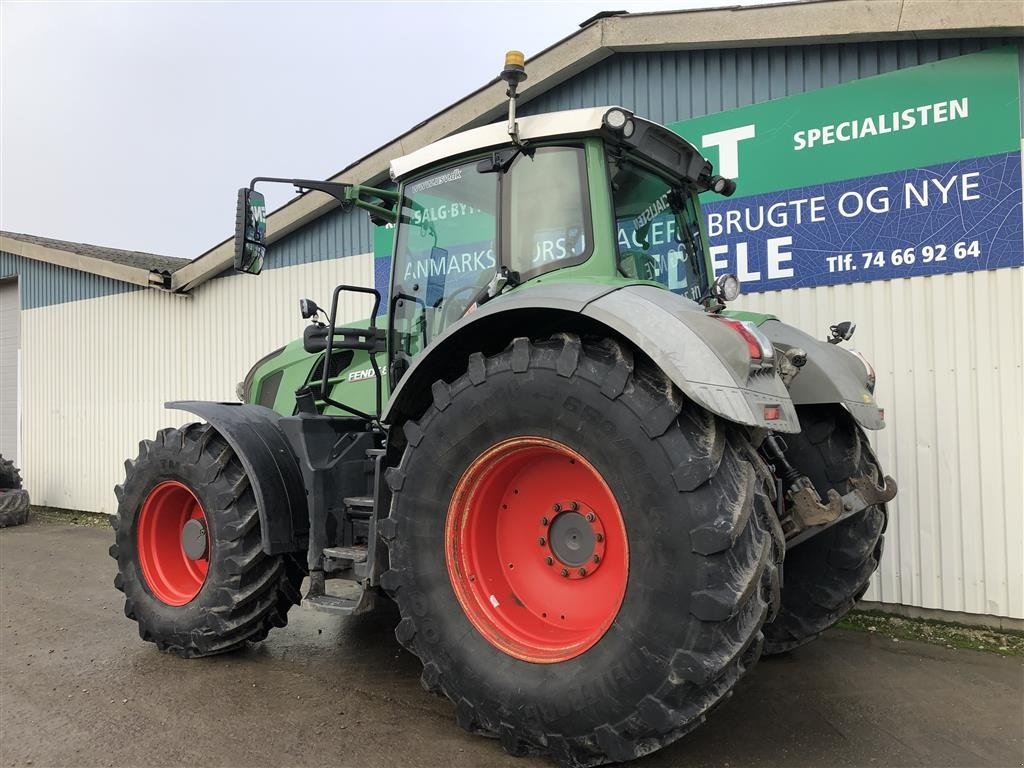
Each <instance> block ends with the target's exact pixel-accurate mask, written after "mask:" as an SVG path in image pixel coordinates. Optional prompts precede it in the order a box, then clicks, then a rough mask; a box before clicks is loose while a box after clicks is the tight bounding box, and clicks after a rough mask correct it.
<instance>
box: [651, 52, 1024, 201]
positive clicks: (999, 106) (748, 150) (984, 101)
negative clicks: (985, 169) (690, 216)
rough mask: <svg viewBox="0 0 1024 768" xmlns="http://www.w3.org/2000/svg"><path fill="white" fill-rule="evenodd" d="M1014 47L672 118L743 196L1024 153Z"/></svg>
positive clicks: (676, 128) (683, 133) (737, 194)
mask: <svg viewBox="0 0 1024 768" xmlns="http://www.w3.org/2000/svg"><path fill="white" fill-rule="evenodd" d="M1019 99H1020V86H1019V84H1018V65H1017V49H1016V48H1001V49H995V50H990V51H984V52H982V53H976V54H971V55H968V56H960V57H957V58H954V59H947V60H945V61H938V62H935V63H933V64H924V65H922V66H919V67H913V68H911V69H903V70H898V71H896V72H892V73H889V74H885V75H878V76H876V77H869V78H865V79H863V80H856V81H854V82H850V83H846V84H843V85H838V86H834V87H831V88H822V89H820V90H816V91H810V92H808V93H803V94H799V95H796V96H789V97H786V98H782V99H775V100H774V101H768V102H765V103H763V104H755V105H753V106H750V107H742V108H740V109H733V110H729V111H728V112H719V113H717V114H714V115H708V116H706V117H698V118H696V119H693V120H684V121H681V122H677V123H672V124H670V125H669V128H671V129H672V130H674V131H675V132H676V133H678V134H680V135H681V136H684V137H685V138H687V139H688V140H689V141H691V142H692V143H693V144H694V145H695V146H696V147H697V148H698V149H700V150H701V151H702V152H703V153H704V155H705V157H707V158H708V159H709V160H710V161H711V162H712V163H714V165H715V168H716V170H717V171H718V172H719V173H721V174H722V175H723V176H728V177H730V178H734V179H736V182H737V190H736V196H737V197H746V196H748V195H756V194H760V193H762V192H773V191H776V190H780V189H790V188H793V187H804V186H808V185H811V184H820V183H823V182H829V181H838V180H841V179H856V178H862V177H865V176H872V175H874V174H881V173H889V172H891V171H897V170H903V169H906V168H923V167H927V166H931V165H936V164H939V163H948V162H950V161H953V160H963V159H966V158H975V157H985V156H989V155H996V154H999V153H1003V152H1018V151H1020V146H1021V132H1020V101H1019Z"/></svg>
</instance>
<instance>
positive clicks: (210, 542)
mask: <svg viewBox="0 0 1024 768" xmlns="http://www.w3.org/2000/svg"><path fill="white" fill-rule="evenodd" d="M125 470H126V478H125V482H124V485H119V486H118V487H117V488H115V489H114V490H115V493H116V494H117V498H118V511H117V515H116V516H114V517H112V518H111V525H112V526H113V527H114V531H115V544H114V545H113V546H112V547H111V548H110V555H111V557H113V558H114V559H115V560H117V566H118V574H117V576H116V577H115V579H114V586H115V587H117V589H119V590H121V591H122V592H124V595H125V605H124V612H125V615H126V616H127V617H128V618H129V619H134V620H135V621H137V622H138V625H139V635H140V637H142V639H143V640H146V641H149V642H152V643H155V644H156V646H157V647H158V648H159V649H160V650H162V651H166V652H170V653H176V654H178V655H179V656H183V657H194V656H209V655H212V654H216V653H223V652H225V651H230V650H233V649H235V648H239V647H241V646H243V645H245V643H246V642H250V641H259V640H262V639H264V638H265V637H266V636H267V633H268V632H269V631H270V629H271V628H273V627H283V626H285V624H286V623H287V621H288V619H287V613H288V609H289V608H290V607H291V606H292V605H295V604H297V603H298V602H299V599H300V592H299V589H300V587H301V585H302V579H303V576H304V574H303V570H302V568H301V565H300V563H299V561H298V560H297V559H296V558H294V557H293V556H291V555H276V556H269V555H266V554H265V553H264V552H263V550H262V546H261V536H260V521H259V513H258V511H257V508H256V501H255V498H254V496H253V492H252V487H251V486H250V483H249V478H248V476H247V475H246V473H245V470H244V468H243V467H242V464H241V462H240V461H239V459H238V457H237V456H236V455H235V452H234V450H233V449H232V448H231V446H229V445H228V444H227V442H226V441H225V440H224V438H223V437H222V436H221V435H220V433H219V432H217V430H216V429H214V428H213V427H212V426H210V425H209V424H189V425H186V426H185V427H182V428H181V429H164V430H161V431H160V432H159V433H158V434H157V437H156V439H155V440H144V441H143V442H142V443H140V444H139V456H138V458H137V459H135V460H134V461H126V462H125Z"/></svg>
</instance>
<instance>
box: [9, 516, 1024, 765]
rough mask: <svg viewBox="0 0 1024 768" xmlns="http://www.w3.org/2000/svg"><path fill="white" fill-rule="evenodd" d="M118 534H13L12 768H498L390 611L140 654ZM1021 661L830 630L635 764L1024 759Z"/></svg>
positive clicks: (28, 529)
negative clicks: (122, 582)
mask: <svg viewBox="0 0 1024 768" xmlns="http://www.w3.org/2000/svg"><path fill="white" fill-rule="evenodd" d="M110 541H111V531H110V530H109V529H101V528H86V527H72V526H68V525H53V524H40V523H34V524H33V523H30V524H29V525H26V526H22V527H20V528H8V529H4V530H2V531H0V582H2V593H0V597H2V602H0V764H2V765H4V766H8V765H19V766H20V765H34V766H94V765H96V766H122V765H147V766H158V765H196V766H199V765H201V766H204V767H208V766H242V765H245V766H264V765H266V766H271V765H289V766H306V765H338V766H366V767H368V768H373V767H375V766H399V765H400V766H453V767H455V766H498V765H509V766H517V768H526V767H527V766H534V765H537V766H542V765H549V764H548V763H546V762H545V761H543V760H534V759H529V758H527V759H515V758H511V757H508V756H506V755H505V753H504V752H503V751H502V750H501V748H500V746H499V745H498V744H497V743H496V742H493V741H489V740H485V739H481V738H476V737H471V736H468V735H466V734H465V733H463V731H462V730H461V729H460V728H459V727H458V726H457V725H456V724H455V721H454V717H453V712H452V707H451V706H450V705H449V704H448V703H447V702H446V701H445V700H443V699H440V698H436V697H433V696H431V695H429V694H427V693H425V692H423V691H422V690H421V688H420V686H419V671H420V668H419V662H418V661H417V660H416V659H415V658H414V657H412V656H410V655H409V654H407V653H406V652H405V651H403V650H402V649H401V648H400V647H399V646H398V644H397V643H396V641H395V639H394V635H393V633H392V627H393V625H394V622H395V620H396V619H395V616H394V614H393V613H391V612H385V613H384V614H383V615H380V616H373V617H360V618H351V619H339V618H335V617H332V616H329V615H325V614H321V613H316V612H313V611H311V610H309V609H305V608H296V609H294V610H293V611H292V613H291V623H290V624H289V626H288V627H287V628H286V629H284V630H275V631H274V632H272V633H271V635H270V638H269V639H268V640H267V642H265V643H263V644H261V645H258V646H254V647H252V648H251V649H249V650H246V651H244V652H240V653H236V654H234V655H229V656H223V657H216V658H212V659H202V660H196V661H183V660H181V659H178V658H176V657H171V656H166V655H164V654H161V653H159V652H158V651H157V650H156V649H155V648H154V647H153V646H152V645H149V644H147V643H143V642H142V641H140V640H139V638H138V635H137V633H136V629H135V624H134V623H133V622H130V621H128V620H127V619H125V618H124V615H123V614H122V600H121V594H120V593H119V592H116V591H115V590H114V588H113V587H112V586H111V581H112V579H113V576H114V562H113V561H112V560H111V559H110V558H108V557H107V551H106V550H107V547H108V545H109V544H110ZM1022 672H1024V666H1022V660H1021V659H1020V658H1012V657H1010V658H1002V657H1000V656H996V655H992V654H982V653H976V652H972V651H963V650H958V651H953V650H948V649H946V648H944V647H941V646H933V645H925V644H922V643H917V642H907V641H900V642H894V641H892V640H890V639H887V638H884V637H879V636H876V635H868V634H862V633H856V632H846V631H839V630H833V631H832V632H829V633H828V634H827V635H826V636H825V637H823V638H821V639H820V640H819V641H817V642H815V643H813V644H811V645H809V646H807V647H805V648H802V649H800V650H798V651H796V652H794V653H792V654H790V655H788V656H786V657H783V658H778V659H765V660H763V661H762V662H761V663H760V664H759V665H758V667H757V669H756V670H755V671H754V672H753V673H752V674H751V675H750V676H749V677H748V678H747V679H746V680H745V681H744V682H743V683H742V684H741V685H740V686H739V688H738V689H737V691H736V695H735V696H734V697H733V698H732V699H731V700H730V701H728V702H727V703H726V704H725V705H724V706H722V707H721V708H720V709H719V710H718V711H716V712H715V713H714V714H713V716H712V718H711V720H710V721H709V722H708V724H707V725H705V726H704V727H702V728H699V729H697V731H695V732H694V733H693V734H691V735H690V736H689V737H687V738H685V739H683V740H681V741H679V742H676V744H674V745H673V746H671V747H669V748H667V749H665V750H662V751H661V752H658V753H656V754H654V755H651V756H650V757H648V758H645V759H643V760H640V761H637V762H636V763H635V765H637V766H647V767H653V766H669V765H687V766H712V765H714V766H821V765H830V766H869V765H870V766H990V765H991V766H1008V765H1021V764H1024V744H1022V730H1024V725H1022V714H1024V691H1022V687H1024V686H1022Z"/></svg>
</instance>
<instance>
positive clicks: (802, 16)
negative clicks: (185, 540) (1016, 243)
mask: <svg viewBox="0 0 1024 768" xmlns="http://www.w3.org/2000/svg"><path fill="white" fill-rule="evenodd" d="M1022 8H1024V6H1022V5H1021V3H1020V2H1019V0H990V1H989V2H985V3H948V2H944V1H943V0H798V1H797V2H792V3H777V4H773V5H759V6H727V7H720V8H707V9H697V10H688V11H654V12H651V13H638V14H625V15H615V16H607V17H603V18H599V19H596V20H595V21H593V22H591V23H590V24H588V25H587V26H585V27H584V28H582V29H580V30H579V31H578V32H574V33H573V34H572V35H569V36H568V37H566V38H564V39H562V40H560V41H558V42H557V43H555V44H553V45H552V46H550V47H549V48H546V49H545V50H543V51H541V52H540V53H538V54H537V55H536V56H534V57H532V58H530V59H529V60H528V63H529V71H530V79H529V80H527V81H526V82H524V83H523V84H522V85H521V86H520V91H519V93H520V97H521V99H522V102H524V103H525V102H527V101H529V100H530V99H532V98H535V97H537V96H540V95H541V94H543V93H545V92H546V91H548V90H550V89H551V88H554V87H556V86H557V85H559V84H561V83H562V82H564V81H566V80H568V79H569V78H571V77H573V76H574V75H576V74H578V73H579V72H582V71H583V70H585V69H588V68H589V67H591V66H593V65H594V64H596V63H598V62H600V61H602V60H603V59H605V58H607V57H609V56H611V55H613V54H615V53H624V52H633V53H635V52H640V51H673V50H675V51H678V50H697V49H708V48H728V47H740V46H746V47H765V46H771V45H797V44H800V45H806V44H812V43H831V42H840V41H844V42H854V41H858V40H867V39H872V40H878V39H890V40H892V39H913V38H917V37H963V36H974V37H983V36H1014V37H1016V36H1020V35H1024V10H1022ZM505 109H506V100H505V85H504V83H502V82H501V81H500V80H498V79H497V78H495V79H494V80H491V81H490V82H489V83H487V84H486V85H484V86H482V87H481V88H478V89H477V90H476V91H473V92H472V93H470V94H468V95H467V96H466V97H465V98H463V99H460V100H459V101H457V102H455V103H454V104H452V105H451V106H450V107H448V108H446V109H444V110H442V111H441V112H438V113H437V114H435V115H434V116H432V117H430V118H428V119H427V120H425V121H424V122H422V123H420V124H419V125H417V126H415V127H414V128H412V129H411V130H410V131H408V132H406V133H404V134H402V135H400V136H399V137H397V138H395V139H393V140H392V141H390V142H389V143H387V144H385V145H384V146H382V147H381V148H379V149H378V150H376V151H375V152H372V153H371V154H369V155H367V156H365V157H363V158H361V159H360V160H358V161H356V162H355V163H353V164H352V165H350V166H348V167H347V168H345V169H344V170H342V171H341V172H339V173H337V174H335V175H334V176H332V177H330V179H329V180H330V181H341V182H350V183H357V184H360V183H370V182H373V181H375V180H377V179H383V178H387V174H388V164H389V162H390V161H391V160H392V159H394V158H396V157H401V156H403V155H408V154H410V153H411V152H413V151H415V150H417V149H420V148H422V147H424V146H426V145H428V144H430V143H431V142H434V141H437V140H439V139H442V138H444V137H446V136H449V135H451V134H452V133H455V132H457V131H461V130H464V129H466V128H469V127H474V126H477V125H482V124H484V123H486V122H490V121H493V120H497V119H500V118H501V116H502V115H503V113H504V111H505ZM337 205H338V203H337V201H336V200H334V199H333V198H331V197H328V196H327V195H325V194H323V193H321V192H308V193H306V194H303V195H301V196H299V197H297V198H295V199H294V200H292V201H290V202H288V203H287V204H285V205H284V206H282V207H281V208H278V209H277V210H276V211H274V212H273V213H271V214H270V215H269V216H268V217H267V239H268V242H270V243H273V242H275V241H277V240H280V239H281V238H282V237H284V236H286V235H288V234H289V233H291V232H293V231H295V230H296V229H299V228H300V227H302V226H303V225H305V224H307V223H309V222H310V221H312V220H313V219H315V218H317V217H319V216H322V215H323V214H325V213H327V212H328V211H330V210H332V209H333V208H335V207H336V206H337ZM233 258H234V246H233V242H232V239H230V238H229V239H227V240H225V241H223V242H221V243H219V244H218V245H216V246H215V247H214V248H212V249H211V250H209V251H207V252H206V253H203V254H202V255H200V256H199V257H198V258H196V259H195V260H194V261H192V262H191V263H190V264H187V265H185V266H184V267H182V268H180V269H178V270H177V271H175V272H174V274H173V275H172V276H171V286H170V287H171V290H176V291H189V290H191V289H192V288H194V287H196V286H197V285H199V284H200V283H202V282H204V281H206V280H209V279H210V278H211V277H214V276H216V275H218V274H220V273H221V272H222V271H224V270H225V269H227V268H228V267H230V266H231V263H232V260H233Z"/></svg>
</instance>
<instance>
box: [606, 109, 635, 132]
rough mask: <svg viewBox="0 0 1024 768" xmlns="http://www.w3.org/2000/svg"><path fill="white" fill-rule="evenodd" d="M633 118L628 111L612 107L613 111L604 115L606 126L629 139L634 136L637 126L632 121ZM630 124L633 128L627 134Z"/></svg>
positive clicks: (610, 110)
mask: <svg viewBox="0 0 1024 768" xmlns="http://www.w3.org/2000/svg"><path fill="white" fill-rule="evenodd" d="M631 117H632V114H631V113H629V112H627V111H626V110H624V109H619V108H618V107H612V108H611V109H609V110H608V111H607V112H605V113H604V121H603V122H604V124H605V126H607V127H608V128H611V129H612V130H613V131H615V132H616V133H621V134H622V135H624V136H627V137H628V136H632V135H633V132H634V131H635V130H636V124H635V123H633V121H632V120H630V118H631ZM630 124H632V126H633V127H632V128H631V129H630V130H629V133H628V134H627V133H626V130H627V126H629V125H630Z"/></svg>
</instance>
